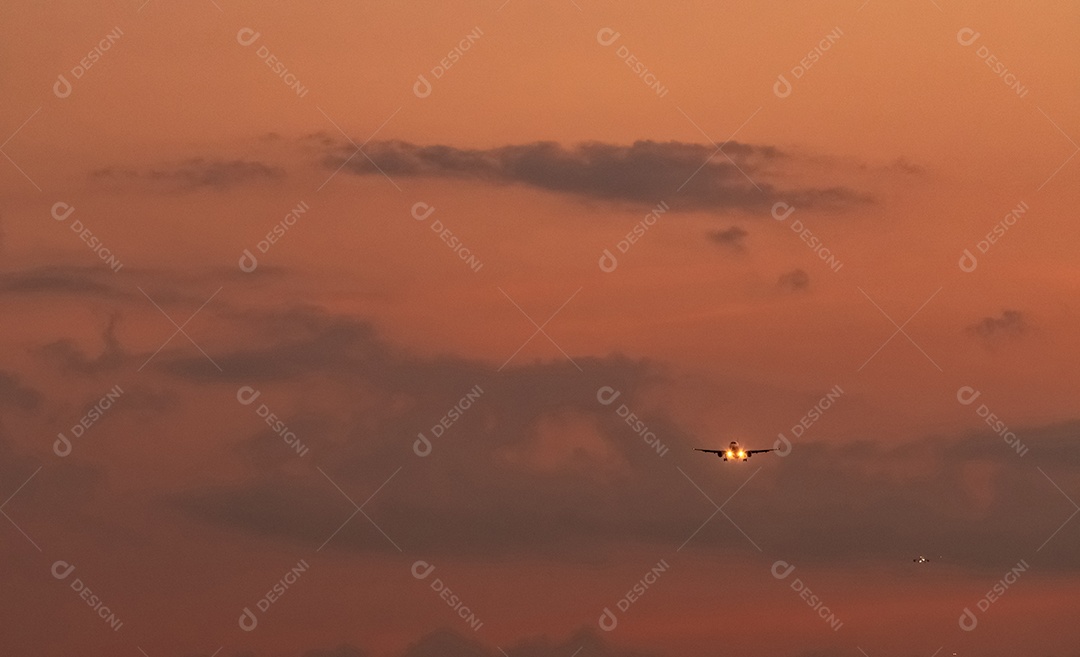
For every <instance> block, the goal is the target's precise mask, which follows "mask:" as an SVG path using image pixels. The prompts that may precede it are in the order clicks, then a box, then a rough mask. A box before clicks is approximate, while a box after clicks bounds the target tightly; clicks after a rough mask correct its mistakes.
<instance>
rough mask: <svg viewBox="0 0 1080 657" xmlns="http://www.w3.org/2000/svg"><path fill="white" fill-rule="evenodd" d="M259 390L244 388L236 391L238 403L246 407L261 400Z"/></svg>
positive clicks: (249, 387)
mask: <svg viewBox="0 0 1080 657" xmlns="http://www.w3.org/2000/svg"><path fill="white" fill-rule="evenodd" d="M261 394H262V393H260V392H259V391H258V390H256V389H255V388H252V387H251V386H243V387H242V388H240V389H239V390H237V391H236V401H238V402H240V403H241V404H243V405H244V406H248V405H250V404H251V403H252V402H253V401H255V400H256V399H258V398H259V395H261Z"/></svg>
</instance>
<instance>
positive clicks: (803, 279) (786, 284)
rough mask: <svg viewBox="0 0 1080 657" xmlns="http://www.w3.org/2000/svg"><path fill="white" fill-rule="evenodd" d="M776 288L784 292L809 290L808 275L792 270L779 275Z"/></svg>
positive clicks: (798, 270)
mask: <svg viewBox="0 0 1080 657" xmlns="http://www.w3.org/2000/svg"><path fill="white" fill-rule="evenodd" d="M776 286H777V287H779V288H780V289H781V290H784V291H786V292H802V291H803V290H808V289H810V275H809V274H807V273H806V272H805V271H803V270H802V269H793V270H791V271H788V272H784V273H783V274H780V278H779V279H777V281H776Z"/></svg>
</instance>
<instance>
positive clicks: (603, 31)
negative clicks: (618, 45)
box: [596, 27, 619, 46]
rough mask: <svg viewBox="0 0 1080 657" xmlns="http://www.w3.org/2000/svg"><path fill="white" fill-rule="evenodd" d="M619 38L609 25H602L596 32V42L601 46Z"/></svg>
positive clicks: (608, 44)
mask: <svg viewBox="0 0 1080 657" xmlns="http://www.w3.org/2000/svg"><path fill="white" fill-rule="evenodd" d="M618 38H619V33H618V32H616V31H615V30H613V29H611V28H610V27H602V28H600V31H599V32H597V33H596V42H597V43H599V44H600V45H602V46H610V45H611V44H613V43H615V40H616V39H618Z"/></svg>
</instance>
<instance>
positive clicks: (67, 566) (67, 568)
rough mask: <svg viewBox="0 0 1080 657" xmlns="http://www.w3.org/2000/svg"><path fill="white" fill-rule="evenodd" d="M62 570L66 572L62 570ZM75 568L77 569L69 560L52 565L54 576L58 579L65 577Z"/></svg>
mask: <svg viewBox="0 0 1080 657" xmlns="http://www.w3.org/2000/svg"><path fill="white" fill-rule="evenodd" d="M61 570H63V571H64V572H60V571H61ZM73 570H75V566H72V565H71V564H69V563H68V562H66V561H57V562H56V563H54V564H53V565H52V576H53V577H55V578H56V579H65V578H66V577H67V576H68V575H70V574H71V571H73Z"/></svg>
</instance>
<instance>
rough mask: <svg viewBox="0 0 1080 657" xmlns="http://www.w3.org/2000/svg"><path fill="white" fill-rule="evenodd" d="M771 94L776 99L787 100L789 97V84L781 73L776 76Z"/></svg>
mask: <svg viewBox="0 0 1080 657" xmlns="http://www.w3.org/2000/svg"><path fill="white" fill-rule="evenodd" d="M772 92H773V93H774V94H776V97H777V98H787V97H788V96H790V95H791V83H790V82H788V80H787V78H785V77H784V75H783V74H782V73H781V74H780V75H778V76H776V82H773V86H772Z"/></svg>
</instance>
